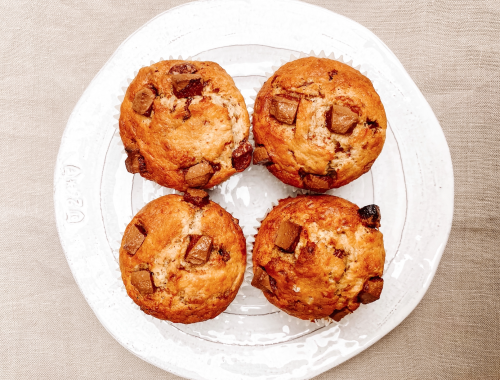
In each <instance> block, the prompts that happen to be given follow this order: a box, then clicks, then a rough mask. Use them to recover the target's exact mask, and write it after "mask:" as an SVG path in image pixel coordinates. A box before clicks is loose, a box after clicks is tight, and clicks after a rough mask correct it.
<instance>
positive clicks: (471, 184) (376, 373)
mask: <svg viewBox="0 0 500 380" xmlns="http://www.w3.org/2000/svg"><path fill="white" fill-rule="evenodd" d="M309 2H310V3H313V4H317V5H320V6H323V7H325V8H328V9H330V10H333V11H335V12H337V13H340V14H343V15H345V16H347V17H350V18H352V19H354V20H356V21H358V22H359V23H361V24H363V25H365V26H366V27H368V28H369V29H371V30H372V31H373V32H375V34H377V35H378V36H379V37H380V38H381V39H382V40H383V41H384V42H385V43H386V44H387V45H388V46H389V47H390V48H391V49H392V51H393V52H394V53H395V54H396V56H398V58H399V59H400V60H401V62H402V63H403V65H404V66H405V68H406V69H407V71H408V72H409V74H410V75H411V77H412V78H413V80H414V81H415V82H416V84H417V85H418V86H419V88H420V89H421V90H422V92H423V94H424V96H425V97H426V98H427V100H428V101H429V103H430V105H431V107H432V108H433V110H434V112H435V113H436V116H437V118H438V119H439V121H440V123H441V126H442V127H443V129H444V132H445V135H446V138H447V140H448V144H449V146H450V149H451V154H452V159H453V164H454V171H455V186H456V188H455V216H454V224H453V229H452V232H451V236H450V240H449V243H448V246H447V248H446V251H445V253H444V255H443V259H442V261H441V264H440V266H439V269H438V271H437V273H436V277H435V279H434V281H433V283H432V285H431V286H430V289H429V291H428V292H427V294H426V295H425V297H424V298H423V300H422V302H421V303H420V304H419V306H418V307H417V308H416V309H415V311H414V312H413V313H412V314H411V315H410V316H409V317H408V318H407V319H406V320H405V321H404V322H403V323H401V325H400V326H399V327H397V328H396V329H395V330H393V331H392V332H391V333H390V334H388V335H387V336H386V337H385V338H383V339H381V340H380V341H379V342H378V343H376V344H375V345H374V346H372V347H371V348H370V349H368V350H366V351H364V352H363V353H361V354H360V355H358V356H356V357H355V358H353V359H351V360H349V361H348V362H346V363H344V364H342V365H340V366H338V367H337V368H334V369H332V370H330V371H328V372H326V373H324V374H322V375H320V376H319V377H318V378H319V379H325V380H326V379H343V380H347V379H376V378H378V379H397V380H400V379H500V295H499V293H500V227H499V226H500V209H499V206H498V202H499V194H500V181H499V172H500V160H499V158H500V157H499V156H500V75H499V74H500V2H499V1H498V0H490V1H486V0H485V1H476V0H462V1H457V0H446V1H438V0H427V1H409V0H405V1H400V0H382V1H373V0H363V1H352V0H338V1H312V0H311V1H309ZM182 3H184V1H165V0H148V1H143V0H128V1H117V0H92V1H85V2H82V1H76V0H50V1H41V0H11V1H8V0H7V1H6V0H3V1H1V2H0V15H1V16H0V17H1V22H0V36H1V39H0V52H1V60H0V67H1V70H0V97H1V101H0V111H1V112H0V115H1V118H2V121H1V123H0V128H1V159H0V170H1V178H2V186H0V199H1V201H0V220H1V233H0V247H1V250H0V257H1V269H0V288H1V292H0V318H1V323H0V352H1V355H0V378H2V379H69V378H71V379H115V378H116V379H118V378H119V379H151V378H155V379H174V378H177V377H176V376H174V375H172V374H169V373H167V372H164V371H162V370H160V369H158V368H156V367H154V366H152V365H149V364H147V363H145V362H143V361H141V360H140V359H138V358H136V357H135V356H134V355H132V354H130V353H129V352H128V351H127V350H125V349H124V348H122V347H121V346H120V345H119V344H118V343H117V342H116V341H115V340H114V339H113V338H112V337H111V336H110V335H109V334H108V333H107V332H106V331H105V329H104V328H103V327H102V326H101V324H100V323H99V321H98V320H97V318H96V317H95V315H94V314H93V312H92V311H91V310H90V308H89V306H88V305H87V303H86V301H85V299H84V297H83V296H82V295H81V293H80V291H79V290H78V287H77V285H76V283H75V281H74V280H73V277H72V275H71V272H70V270H69V267H68V265H67V263H66V260H65V258H64V254H63V251H62V248H61V245H60V243H59V239H58V236H57V233H56V228H55V220H54V212H53V201H52V180H53V168H54V163H55V160H56V155H57V151H58V148H59V143H60V139H61V135H62V133H63V130H64V127H65V125H66V121H67V120H68V117H69V115H70V113H71V110H72V109H73V107H74V106H75V104H76V102H77V100H78V99H79V97H80V96H81V94H82V92H83V90H84V89H85V88H86V86H87V85H88V84H89V82H90V81H91V80H92V78H93V77H94V76H95V74H96V73H97V72H98V70H99V69H100V68H101V66H102V65H103V64H104V63H105V62H106V61H107V59H108V58H109V57H110V56H111V54H112V53H113V52H114V50H115V49H116V48H117V47H118V45H119V44H120V43H121V42H122V41H123V40H124V39H125V38H126V37H127V36H129V35H130V34H131V33H132V32H134V31H135V30H136V29H137V28H139V27H140V26H141V25H142V24H144V23H145V22H146V21H148V20H149V19H151V18H152V17H154V16H156V15H157V14H159V13H161V12H163V11H165V10H167V9H169V8H171V7H173V6H176V5H180V4H182ZM277 22H279V20H277Z"/></svg>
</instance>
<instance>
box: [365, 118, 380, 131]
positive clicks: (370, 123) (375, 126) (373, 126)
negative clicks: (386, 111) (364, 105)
mask: <svg viewBox="0 0 500 380" xmlns="http://www.w3.org/2000/svg"><path fill="white" fill-rule="evenodd" d="M366 125H367V126H368V128H370V129H378V128H379V125H378V123H377V121H373V120H370V119H367V120H366Z"/></svg>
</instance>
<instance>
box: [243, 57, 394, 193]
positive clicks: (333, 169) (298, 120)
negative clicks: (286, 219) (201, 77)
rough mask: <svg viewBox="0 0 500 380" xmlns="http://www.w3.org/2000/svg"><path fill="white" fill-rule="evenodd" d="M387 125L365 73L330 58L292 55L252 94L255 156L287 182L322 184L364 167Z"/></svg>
mask: <svg viewBox="0 0 500 380" xmlns="http://www.w3.org/2000/svg"><path fill="white" fill-rule="evenodd" d="M386 128H387V119H386V115H385V110H384V106H383V105H382V102H381V101H380V97H379V96H378V94H377V92H376V91H375V89H374V88H373V85H372V83H371V81H370V80H369V79H368V78H367V77H365V76H364V75H362V74H361V73H360V72H359V71H357V70H355V69H353V68H352V67H350V66H348V65H346V64H343V63H341V62H338V61H334V60H331V59H327V58H314V57H309V58H302V59H297V60H295V61H292V62H289V63H287V64H285V65H283V66H282V67H281V68H279V69H278V70H277V71H276V72H275V73H274V74H273V75H272V76H271V77H270V78H269V79H268V80H267V81H266V83H265V84H264V86H263V87H262V88H261V90H260V91H259V93H258V95H257V99H256V101H255V108H254V115H253V132H254V137H255V142H256V147H255V152H254V163H261V164H265V165H266V166H267V168H268V170H269V171H270V172H271V173H272V174H273V175H275V176H276V177H277V178H279V179H280V180H281V181H282V182H284V183H286V184H289V185H293V186H296V187H299V188H304V189H309V190H314V191H317V192H324V191H326V190H328V189H331V188H337V187H340V186H343V185H346V184H348V183H349V182H351V181H353V180H355V179H356V178H358V177H359V176H361V175H362V174H364V173H366V172H367V171H369V170H370V168H371V166H372V164H373V162H374V161H375V159H376V158H377V157H378V155H379V154H380V152H381V151H382V147H383V145H384V142H385V133H386Z"/></svg>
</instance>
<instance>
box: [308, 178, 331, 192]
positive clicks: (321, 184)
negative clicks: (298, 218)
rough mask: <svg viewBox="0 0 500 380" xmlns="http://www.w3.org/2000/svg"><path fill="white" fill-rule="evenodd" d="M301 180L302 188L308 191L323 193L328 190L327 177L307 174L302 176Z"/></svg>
mask: <svg viewBox="0 0 500 380" xmlns="http://www.w3.org/2000/svg"><path fill="white" fill-rule="evenodd" d="M303 180H304V186H305V187H306V188H307V189H309V190H313V191H317V192H321V193H323V192H325V191H327V190H328V189H330V186H329V178H328V176H324V175H315V174H310V173H309V174H306V175H305V176H304V179H303Z"/></svg>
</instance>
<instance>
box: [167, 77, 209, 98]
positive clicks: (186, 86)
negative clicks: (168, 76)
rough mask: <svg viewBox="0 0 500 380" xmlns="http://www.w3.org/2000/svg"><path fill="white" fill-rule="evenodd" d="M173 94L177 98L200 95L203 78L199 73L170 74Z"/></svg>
mask: <svg viewBox="0 0 500 380" xmlns="http://www.w3.org/2000/svg"><path fill="white" fill-rule="evenodd" d="M172 84H173V89H174V95H175V96H176V97H178V98H189V97H192V96H197V95H201V92H202V91H203V79H202V78H201V75H200V74H175V75H172Z"/></svg>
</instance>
